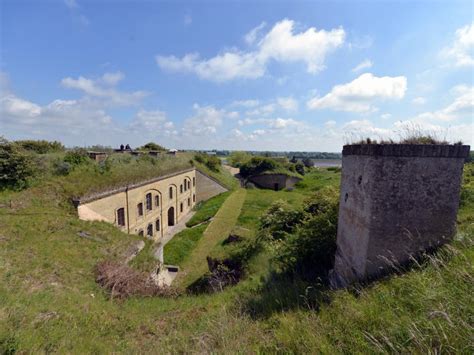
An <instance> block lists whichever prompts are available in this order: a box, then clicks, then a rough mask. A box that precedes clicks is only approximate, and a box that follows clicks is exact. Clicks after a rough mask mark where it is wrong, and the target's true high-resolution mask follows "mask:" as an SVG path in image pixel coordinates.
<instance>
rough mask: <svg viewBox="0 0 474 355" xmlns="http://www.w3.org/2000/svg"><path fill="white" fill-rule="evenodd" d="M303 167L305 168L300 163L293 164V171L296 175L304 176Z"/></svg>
mask: <svg viewBox="0 0 474 355" xmlns="http://www.w3.org/2000/svg"><path fill="white" fill-rule="evenodd" d="M304 167H305V166H304V165H303V164H302V163H296V164H295V170H296V172H297V173H298V174H301V175H304V173H305V171H304Z"/></svg>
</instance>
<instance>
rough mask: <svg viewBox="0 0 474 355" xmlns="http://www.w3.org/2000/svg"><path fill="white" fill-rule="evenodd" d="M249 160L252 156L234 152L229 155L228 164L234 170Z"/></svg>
mask: <svg viewBox="0 0 474 355" xmlns="http://www.w3.org/2000/svg"><path fill="white" fill-rule="evenodd" d="M251 158H252V156H251V155H250V154H249V153H247V152H239V151H235V152H232V153H230V156H229V163H230V165H231V166H233V167H234V168H240V166H241V165H242V164H245V163H246V162H248V161H249V160H250V159H251Z"/></svg>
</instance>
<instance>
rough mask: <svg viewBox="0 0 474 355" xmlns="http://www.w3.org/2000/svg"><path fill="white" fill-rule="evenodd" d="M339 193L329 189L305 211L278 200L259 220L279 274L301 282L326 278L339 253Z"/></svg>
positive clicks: (265, 241)
mask: <svg viewBox="0 0 474 355" xmlns="http://www.w3.org/2000/svg"><path fill="white" fill-rule="evenodd" d="M337 215H338V193H337V191H336V190H334V189H330V188H326V189H324V190H320V191H318V192H317V193H316V194H315V195H313V196H312V197H311V198H309V199H308V200H307V201H305V203H304V208H303V210H302V211H300V210H295V209H291V208H290V207H289V206H288V205H287V204H286V203H284V202H282V201H277V202H276V203H274V204H273V205H272V206H271V207H270V209H269V210H268V211H267V213H266V214H265V215H264V216H263V217H262V218H261V220H260V231H259V240H260V241H262V242H263V243H265V244H266V245H267V246H268V247H269V248H270V251H271V252H272V254H273V256H272V264H273V266H274V268H275V269H276V271H278V272H282V273H286V274H288V275H293V276H299V277H301V278H302V279H306V280H314V279H316V278H321V279H322V280H326V279H327V274H328V272H329V270H330V269H331V268H332V266H333V263H334V255H335V252H336V235H337Z"/></svg>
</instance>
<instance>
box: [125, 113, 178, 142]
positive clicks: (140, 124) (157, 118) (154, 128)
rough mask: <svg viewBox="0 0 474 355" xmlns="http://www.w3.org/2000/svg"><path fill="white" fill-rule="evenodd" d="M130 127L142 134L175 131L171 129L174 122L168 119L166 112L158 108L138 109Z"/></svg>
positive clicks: (169, 133) (157, 134)
mask: <svg viewBox="0 0 474 355" xmlns="http://www.w3.org/2000/svg"><path fill="white" fill-rule="evenodd" d="M130 128H131V129H132V130H133V131H134V132H137V133H140V134H142V135H156V136H160V135H172V134H176V133H177V132H176V131H175V130H173V128H174V124H173V122H171V121H169V120H168V117H167V115H166V113H165V112H163V111H158V110H156V111H146V110H139V111H138V112H137V114H136V115H135V117H134V119H133V121H132V122H131V123H130Z"/></svg>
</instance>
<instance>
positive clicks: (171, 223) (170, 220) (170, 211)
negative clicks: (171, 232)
mask: <svg viewBox="0 0 474 355" xmlns="http://www.w3.org/2000/svg"><path fill="white" fill-rule="evenodd" d="M168 226H174V207H170V208H169V209H168Z"/></svg>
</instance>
